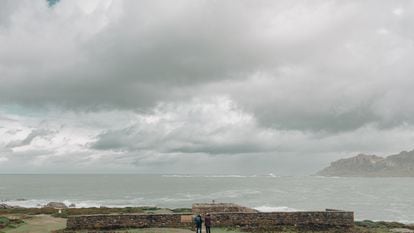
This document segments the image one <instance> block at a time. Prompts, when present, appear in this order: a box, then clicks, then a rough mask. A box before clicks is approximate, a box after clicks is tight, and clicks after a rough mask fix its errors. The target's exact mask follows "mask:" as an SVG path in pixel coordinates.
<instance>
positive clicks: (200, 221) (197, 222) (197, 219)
mask: <svg viewBox="0 0 414 233" xmlns="http://www.w3.org/2000/svg"><path fill="white" fill-rule="evenodd" d="M194 222H195V225H196V232H197V233H201V227H202V224H203V219H202V218H201V216H200V215H199V214H198V215H197V216H196V217H195V218H194Z"/></svg>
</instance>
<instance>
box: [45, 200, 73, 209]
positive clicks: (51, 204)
mask: <svg viewBox="0 0 414 233" xmlns="http://www.w3.org/2000/svg"><path fill="white" fill-rule="evenodd" d="M44 207H46V208H55V209H67V208H68V207H67V206H66V205H65V204H64V203H62V202H53V201H52V202H49V203H47V205H45V206H44Z"/></svg>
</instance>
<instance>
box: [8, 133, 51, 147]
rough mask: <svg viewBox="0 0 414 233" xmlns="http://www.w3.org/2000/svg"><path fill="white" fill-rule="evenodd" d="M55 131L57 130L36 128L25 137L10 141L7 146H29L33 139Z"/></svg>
mask: <svg viewBox="0 0 414 233" xmlns="http://www.w3.org/2000/svg"><path fill="white" fill-rule="evenodd" d="M54 133H56V132H52V131H50V130H47V129H34V130H32V131H31V132H30V133H29V134H28V135H27V136H26V137H25V138H24V139H22V140H16V141H11V142H9V143H8V144H7V146H6V148H14V147H20V146H27V145H30V143H32V141H33V140H34V139H35V138H37V137H44V136H47V135H50V134H54Z"/></svg>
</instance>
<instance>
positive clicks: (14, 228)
mask: <svg viewBox="0 0 414 233" xmlns="http://www.w3.org/2000/svg"><path fill="white" fill-rule="evenodd" d="M20 217H22V218H24V219H23V221H24V223H23V222H22V221H20V224H17V225H8V226H7V227H6V228H4V229H1V230H0V232H3V233H47V232H51V231H53V230H57V229H63V228H65V227H66V219H63V218H55V217H52V216H50V215H35V216H20Z"/></svg>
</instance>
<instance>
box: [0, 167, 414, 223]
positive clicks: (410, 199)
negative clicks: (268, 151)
mask: <svg viewBox="0 0 414 233" xmlns="http://www.w3.org/2000/svg"><path fill="white" fill-rule="evenodd" d="M212 200H215V201H216V202H234V203H238V204H241V205H245V206H248V207H252V208H256V209H258V210H261V211H295V210H324V209H325V208H331V209H343V210H350V211H354V212H355V218H356V219H357V220H363V219H370V220H386V221H400V222H405V223H414V178H327V177H314V176H309V177H276V176H274V175H272V174H270V175H266V176H238V175H230V176H221V175H217V176H214V175H206V176H203V175H197V176H191V175H0V203H1V202H2V203H6V204H10V205H19V206H24V207H40V206H42V205H45V204H46V203H48V202H50V201H58V202H64V203H66V204H67V205H69V204H71V203H74V204H76V206H77V207H90V206H96V207H99V206H107V207H126V206H157V207H168V208H177V207H188V208H191V204H192V203H196V202H211V201H212Z"/></svg>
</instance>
